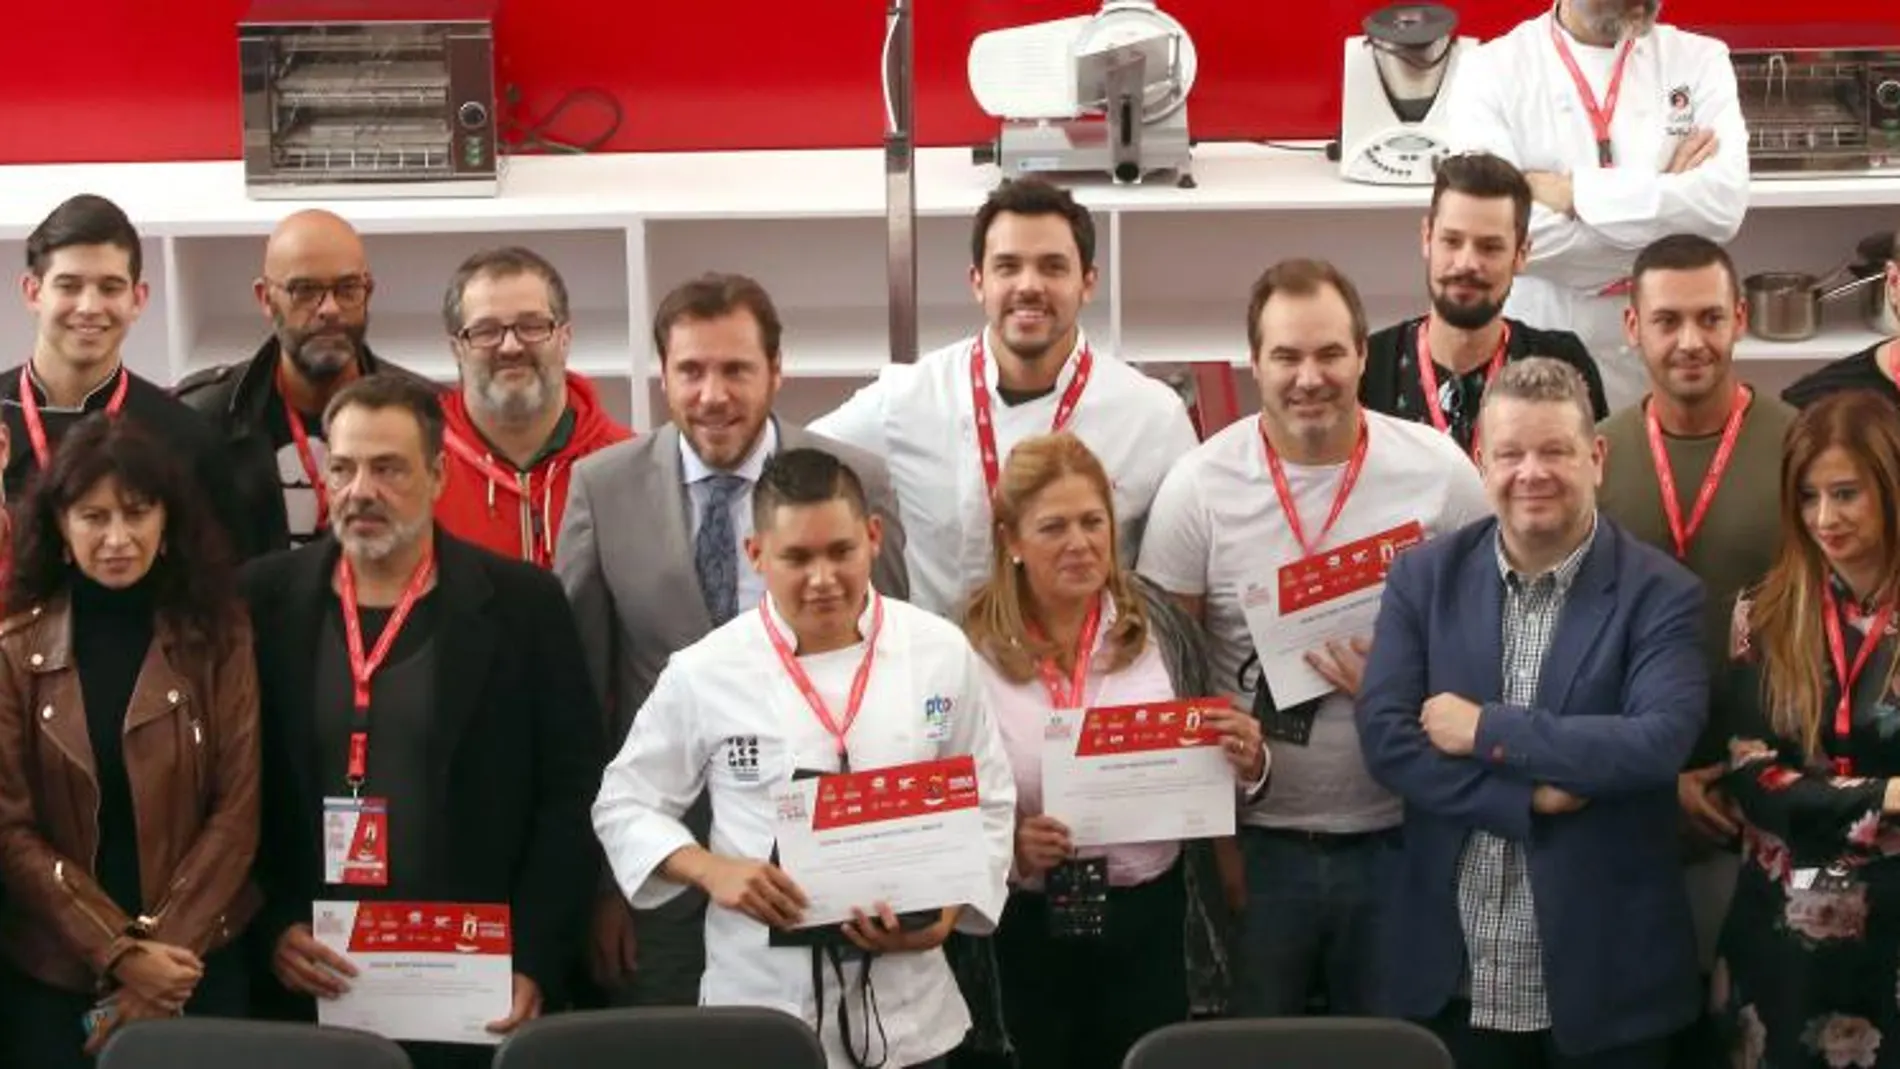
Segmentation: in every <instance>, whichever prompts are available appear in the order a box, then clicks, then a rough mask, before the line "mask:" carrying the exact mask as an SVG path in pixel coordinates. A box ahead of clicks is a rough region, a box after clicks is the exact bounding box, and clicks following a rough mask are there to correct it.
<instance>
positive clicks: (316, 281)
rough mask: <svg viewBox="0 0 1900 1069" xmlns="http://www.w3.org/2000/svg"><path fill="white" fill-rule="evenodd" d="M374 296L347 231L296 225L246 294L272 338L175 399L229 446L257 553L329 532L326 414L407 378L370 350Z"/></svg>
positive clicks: (187, 385) (290, 223)
mask: <svg viewBox="0 0 1900 1069" xmlns="http://www.w3.org/2000/svg"><path fill="white" fill-rule="evenodd" d="M375 288H376V283H375V280H374V279H373V278H372V277H371V275H370V272H369V261H368V257H367V255H366V254H365V253H364V251H363V239H362V238H361V237H359V236H357V233H356V230H355V229H354V228H352V227H351V226H350V224H349V223H347V222H345V221H344V220H342V219H340V218H338V217H337V216H335V215H333V214H331V213H329V212H326V211H322V210H318V209H310V210H306V211H300V212H297V213H295V214H293V215H290V216H289V217H287V218H285V219H284V220H283V221H282V222H280V223H278V224H277V228H276V229H275V230H273V231H271V235H270V239H269V240H268V241H267V242H265V244H264V273H263V274H262V275H260V276H259V277H258V278H257V280H256V281H254V282H253V283H251V292H252V294H253V295H254V296H255V297H256V299H257V307H258V309H259V310H260V311H262V312H263V314H264V318H265V319H267V320H269V321H270V325H271V336H270V339H269V340H267V341H266V342H264V344H263V345H262V346H260V347H259V348H258V350H257V353H256V355H254V356H252V357H251V358H250V359H249V360H242V361H238V362H236V363H231V364H225V365H222V366H219V367H214V368H210V369H208V370H205V371H200V372H197V373H195V374H193V375H190V376H187V377H186V378H185V379H184V381H182V382H180V383H179V384H178V386H177V388H176V390H175V393H176V394H177V396H178V399H179V400H181V401H183V402H185V403H186V404H188V405H190V406H191V407H192V408H195V409H197V410H198V412H199V413H200V414H202V415H203V416H204V417H205V418H206V419H208V420H210V421H211V424H212V426H213V427H214V428H215V429H216V430H217V431H218V433H219V436H220V437H221V438H222V439H223V441H224V448H225V450H226V452H227V454H228V455H229V456H230V458H231V466H232V468H233V469H234V472H235V477H236V480H237V493H238V496H239V498H240V499H241V500H242V502H243V504H244V515H245V519H246V521H247V527H248V535H247V538H248V541H249V544H250V546H251V547H252V550H253V552H258V553H263V552H268V551H271V550H279V549H289V548H291V547H293V546H301V545H304V544H305V543H308V542H310V541H311V540H312V539H315V538H317V537H318V536H320V535H321V534H322V533H323V532H324V531H325V530H326V529H327V528H328V526H329V524H328V519H327V517H326V516H325V515H324V512H325V508H324V506H325V504H326V502H325V500H324V493H323V480H322V478H321V477H320V476H321V473H322V471H323V463H324V441H323V428H322V427H321V425H320V424H321V418H320V417H321V415H322V413H323V406H324V405H325V404H326V403H327V402H328V401H329V400H330V398H331V397H332V396H334V395H335V394H336V392H337V391H338V390H340V389H342V388H343V386H344V385H345V384H347V383H349V382H350V381H351V380H353V379H355V378H356V377H357V376H359V375H367V374H372V373H374V372H377V371H394V372H399V373H402V374H408V372H404V371H402V369H401V368H398V367H396V366H395V365H394V364H390V363H388V362H386V361H383V360H380V359H378V358H377V357H376V355H375V354H374V353H372V352H370V349H369V345H368V344H367V343H366V342H365V341H364V334H365V332H366V331H367V329H368V326H369V304H370V296H371V294H372V293H373V292H374V291H375ZM418 381H420V380H418Z"/></svg>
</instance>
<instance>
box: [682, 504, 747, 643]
mask: <svg viewBox="0 0 1900 1069" xmlns="http://www.w3.org/2000/svg"><path fill="white" fill-rule="evenodd" d="M705 482H706V484H707V491H708V492H707V495H706V511H705V513H704V514H703V515H702V516H701V517H700V521H699V537H698V538H696V539H695V540H694V542H693V570H694V571H696V572H698V573H699V590H700V593H701V594H702V595H704V596H705V598H706V612H707V613H708V614H710V615H711V616H712V622H713V626H714V627H718V626H719V625H720V624H723V623H725V622H726V621H727V620H730V619H732V618H733V616H734V615H736V614H737V613H738V611H739V558H738V550H737V549H736V548H735V546H736V542H735V540H734V538H733V534H732V499H733V498H735V497H737V496H739V494H740V492H742V491H743V490H745V488H746V485H747V484H746V481H745V480H744V479H743V478H741V477H739V476H737V475H728V474H724V473H721V474H717V475H709V476H707V477H706V480H705Z"/></svg>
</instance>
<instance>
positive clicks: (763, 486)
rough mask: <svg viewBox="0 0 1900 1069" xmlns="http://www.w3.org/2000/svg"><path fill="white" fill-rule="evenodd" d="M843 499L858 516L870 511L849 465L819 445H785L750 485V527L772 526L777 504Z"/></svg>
mask: <svg viewBox="0 0 1900 1069" xmlns="http://www.w3.org/2000/svg"><path fill="white" fill-rule="evenodd" d="M839 500H842V501H843V502H845V503H846V504H848V505H850V506H851V511H852V512H853V513H854V514H856V515H858V516H867V515H869V514H870V506H869V505H868V504H867V503H866V501H865V497H864V483H863V482H862V481H860V480H859V479H858V473H857V472H855V471H852V470H851V465H849V464H846V463H845V462H844V461H842V460H839V459H838V458H837V457H835V456H833V455H831V454H830V453H827V452H825V451H824V450H822V449H810V448H804V449H786V450H782V451H780V452H778V453H774V454H772V456H771V457H770V458H769V459H767V460H766V462H765V470H764V471H762V472H760V473H759V482H758V485H756V486H754V487H753V488H752V529H753V530H754V531H763V530H765V529H766V528H768V527H770V526H772V515H773V513H774V512H775V511H776V510H777V509H778V507H779V506H780V505H822V504H824V503H825V502H827V501H839Z"/></svg>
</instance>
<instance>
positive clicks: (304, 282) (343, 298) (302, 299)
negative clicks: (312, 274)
mask: <svg viewBox="0 0 1900 1069" xmlns="http://www.w3.org/2000/svg"><path fill="white" fill-rule="evenodd" d="M264 281H265V282H266V283H269V284H270V285H272V286H275V287H277V288H278V289H279V290H282V291H283V293H284V295H285V296H286V297H289V298H290V304H291V307H293V308H315V307H317V306H319V305H321V304H322V303H323V298H324V297H325V296H326V295H327V296H331V297H334V298H336V305H337V307H338V308H358V307H361V306H362V304H363V302H364V301H366V300H368V299H369V295H370V291H371V290H373V289H375V288H376V283H375V282H374V281H372V280H371V279H370V278H369V277H368V276H366V275H346V276H344V277H342V278H339V279H337V280H335V281H333V282H319V281H317V280H316V279H313V278H293V279H291V280H290V281H289V282H279V281H277V280H276V279H274V278H267V279H265V280H264Z"/></svg>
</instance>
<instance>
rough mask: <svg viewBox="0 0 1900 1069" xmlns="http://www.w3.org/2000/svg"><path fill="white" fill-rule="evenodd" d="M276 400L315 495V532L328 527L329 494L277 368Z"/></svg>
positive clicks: (306, 432) (300, 420) (281, 372)
mask: <svg viewBox="0 0 1900 1069" xmlns="http://www.w3.org/2000/svg"><path fill="white" fill-rule="evenodd" d="M277 399H278V400H280V401H282V402H283V403H284V422H285V423H288V424H290V440H291V442H292V444H294V445H296V447H297V459H298V460H300V461H302V462H303V473H304V477H305V478H307V479H309V480H310V489H312V490H314V491H316V493H317V530H319V531H321V530H323V529H324V528H325V527H328V526H329V525H330V492H329V490H328V489H327V488H326V487H325V486H324V485H323V473H322V472H320V471H318V470H317V454H316V453H315V452H313V451H312V450H311V448H310V434H309V432H308V431H306V430H304V426H303V417H302V416H301V415H298V414H297V410H296V409H294V408H292V407H291V406H290V394H288V393H286V392H284V369H283V366H282V365H281V364H280V365H278V368H277Z"/></svg>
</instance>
